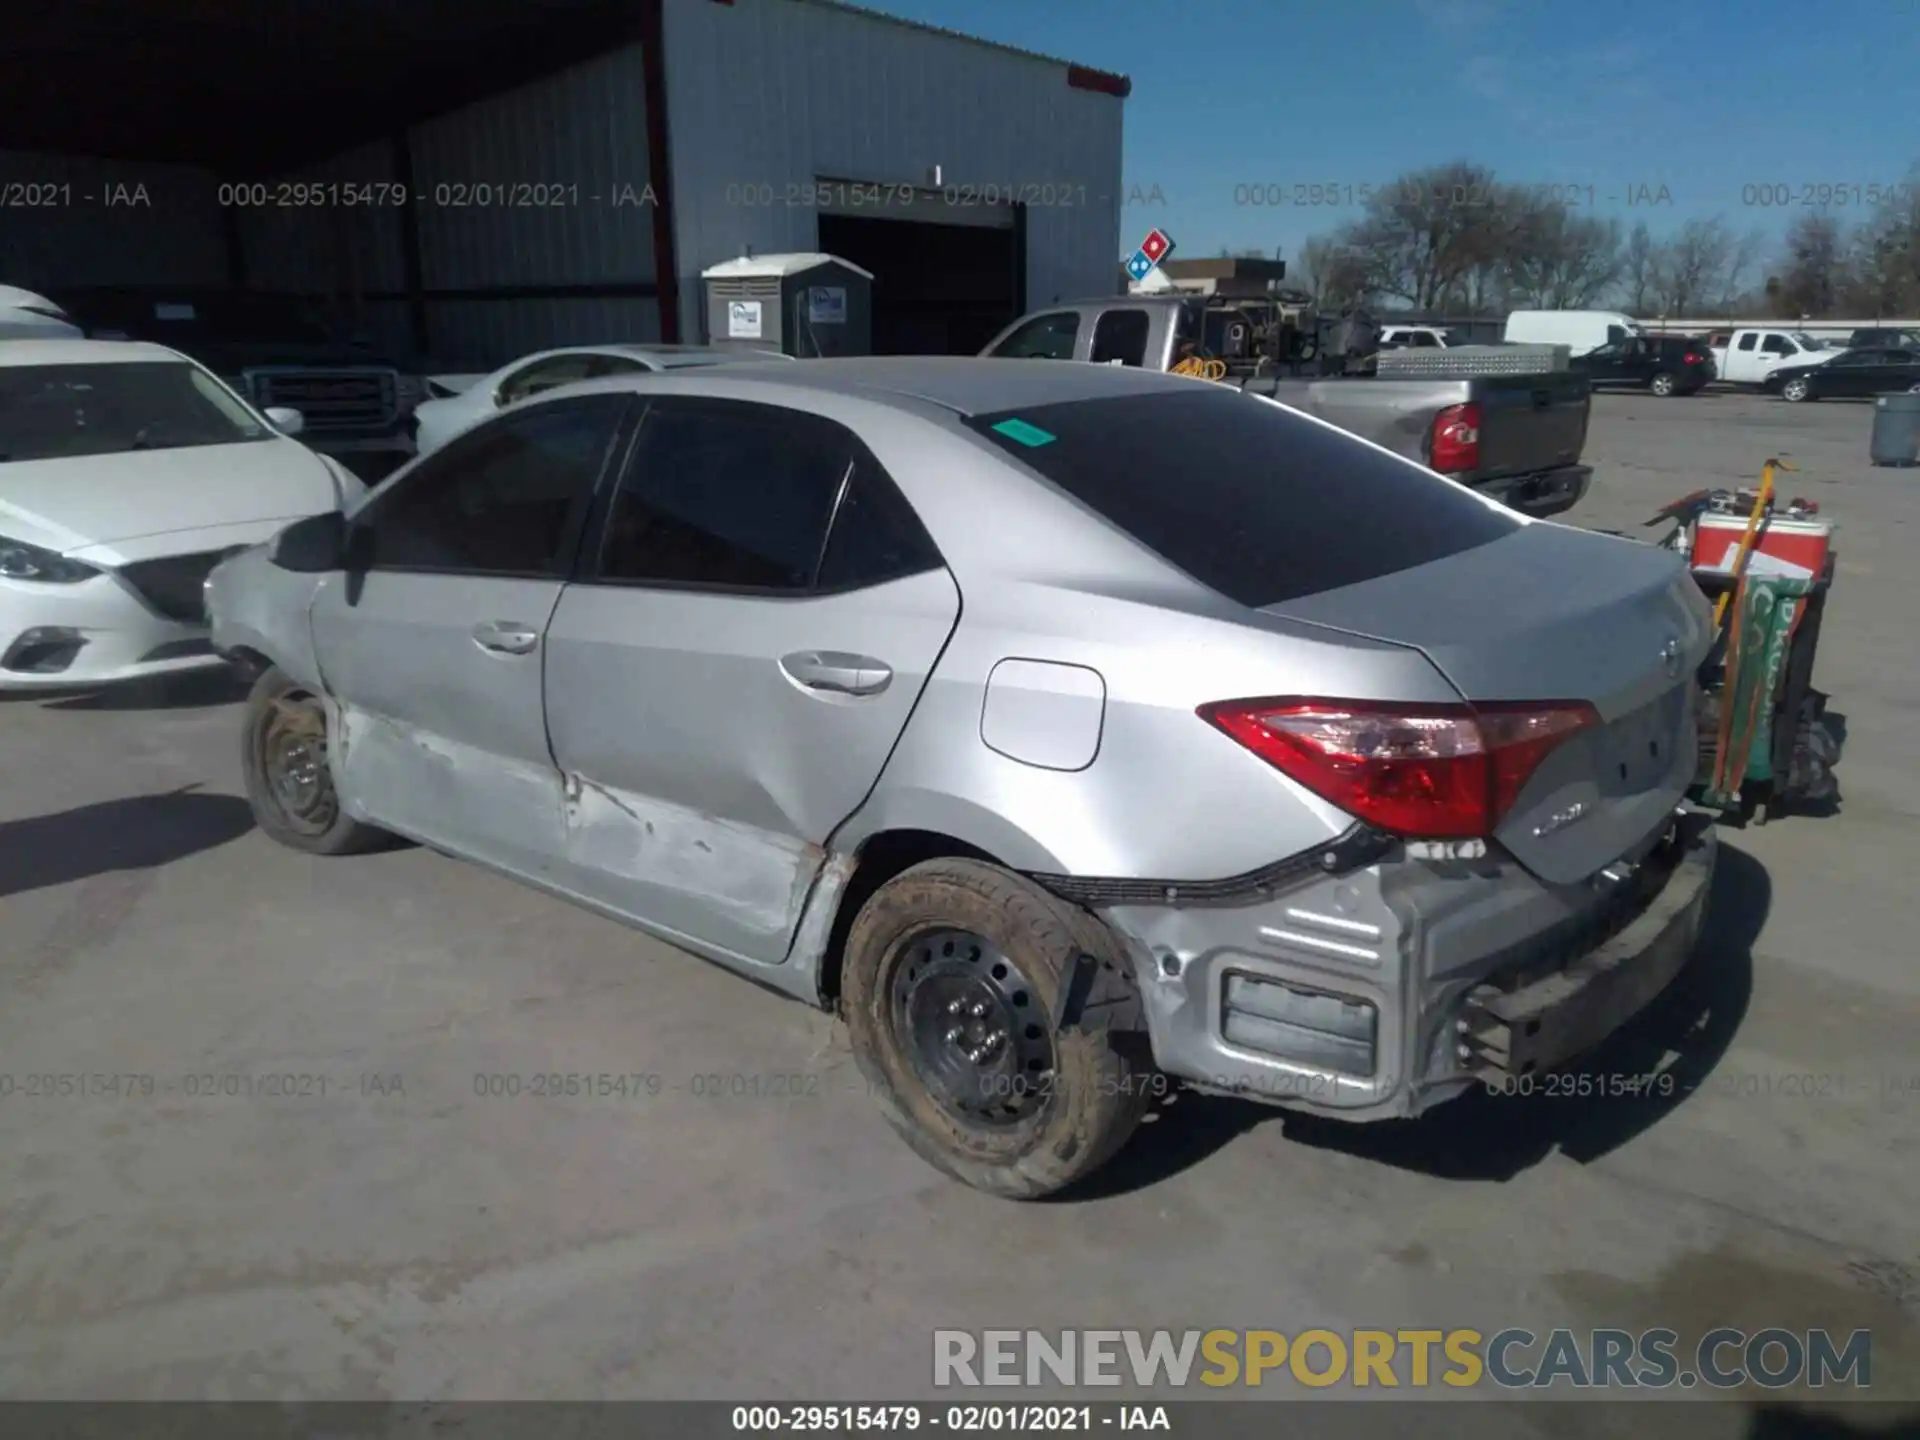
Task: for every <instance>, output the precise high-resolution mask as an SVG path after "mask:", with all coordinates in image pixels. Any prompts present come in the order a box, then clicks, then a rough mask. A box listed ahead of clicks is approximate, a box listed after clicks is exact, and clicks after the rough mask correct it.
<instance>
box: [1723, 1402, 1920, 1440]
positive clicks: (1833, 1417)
mask: <svg viewBox="0 0 1920 1440" xmlns="http://www.w3.org/2000/svg"><path fill="white" fill-rule="evenodd" d="M1844 1408H1845V1409H1846V1411H1847V1413H1846V1414H1844V1415H1842V1414H1836V1413H1835V1412H1834V1411H1832V1410H1827V1411H1813V1410H1802V1409H1800V1408H1798V1407H1797V1406H1792V1405H1760V1406H1756V1407H1755V1408H1754V1411H1753V1418H1752V1420H1751V1421H1750V1422H1749V1424H1748V1426H1747V1434H1746V1440H1920V1412H1916V1411H1913V1410H1911V1409H1907V1408H1906V1407H1896V1406H1893V1405H1886V1406H1881V1405H1872V1404H1862V1405H1851V1406H1847V1407H1844ZM1855 1416H1858V1417H1859V1419H1860V1421H1861V1423H1859V1424H1855V1423H1854V1417H1855Z"/></svg>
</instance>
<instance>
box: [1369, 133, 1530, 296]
mask: <svg viewBox="0 0 1920 1440" xmlns="http://www.w3.org/2000/svg"><path fill="white" fill-rule="evenodd" d="M1498 210H1499V204H1498V198H1497V190H1496V185H1495V181H1494V177H1493V172H1492V171H1490V170H1488V169H1486V168H1485V167H1483V166H1479V165H1470V164H1468V163H1467V162H1466V161H1464V160H1462V161H1455V162H1454V163H1452V164H1449V165H1439V166H1434V167H1433V168H1431V169H1427V170H1416V171H1413V172H1411V173H1409V174H1407V175H1404V176H1402V177H1401V178H1400V179H1398V180H1396V181H1394V182H1393V183H1392V184H1390V185H1388V186H1386V187H1385V189H1383V190H1381V191H1379V192H1378V193H1376V194H1374V195H1373V196H1372V197H1370V199H1369V201H1368V204H1367V207H1366V210H1365V212H1364V213H1363V214H1362V215H1361V217H1360V219H1359V220H1358V221H1356V222H1355V223H1353V224H1352V225H1350V226H1347V227H1345V229H1344V230H1343V231H1342V234H1341V241H1342V243H1343V245H1344V247H1345V248H1347V249H1349V250H1351V251H1352V252H1353V253H1354V254H1356V255H1358V256H1359V257H1360V258H1361V260H1362V262H1363V263H1364V265H1365V268H1366V272H1367V277H1368V286H1367V288H1368V289H1370V290H1375V291H1378V292H1379V293H1380V294H1381V295H1383V296H1386V297H1388V298H1392V299H1399V300H1404V301H1406V302H1407V303H1408V304H1410V305H1412V306H1414V307H1415V308H1417V309H1419V310H1424V311H1432V310H1434V309H1436V308H1438V306H1439V305H1440V302H1441V300H1442V299H1443V298H1444V297H1446V296H1447V295H1448V294H1450V293H1452V292H1454V291H1456V290H1457V289H1458V287H1459V285H1460V282H1461V281H1462V280H1463V279H1464V278H1465V276H1466V275H1467V273H1468V272H1469V271H1470V270H1471V269H1472V268H1473V267H1474V266H1475V265H1476V264H1479V263H1482V262H1483V261H1484V259H1485V256H1486V253H1487V248H1488V244H1487V242H1488V238H1489V231H1490V230H1491V229H1495V228H1497V226H1498V220H1497V214H1498Z"/></svg>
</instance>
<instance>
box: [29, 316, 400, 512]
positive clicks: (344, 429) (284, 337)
mask: <svg viewBox="0 0 1920 1440" xmlns="http://www.w3.org/2000/svg"><path fill="white" fill-rule="evenodd" d="M53 298H54V299H55V300H56V301H58V302H59V304H60V306H61V308H62V309H63V310H64V311H65V312H66V314H67V315H69V316H70V317H71V319H72V321H73V323H74V324H76V325H78V326H79V327H80V328H81V329H82V330H83V331H84V332H85V333H86V334H87V335H89V336H91V337H92V338H94V339H122V340H150V341H153V342H154V343H156V344H160V345H166V346H168V347H170V348H171V349H174V350H178V351H180V352H181V353H182V354H184V355H189V356H191V357H192V358H193V359H195V360H198V361H199V362H200V363H201V364H202V365H205V366H206V367H207V368H208V369H209V370H212V371H213V372H214V373H215V374H216V375H218V376H219V377H220V378H221V379H223V380H225V381H226V382H227V383H228V384H229V385H231V386H232V387H233V388H234V389H235V390H237V391H238V392H239V393H240V394H241V395H242V396H244V397H245V398H246V399H247V400H248V401H250V402H251V403H252V404H253V405H254V406H255V407H257V408H259V409H267V408H269V407H284V408H287V409H291V410H298V411H299V412H300V414H301V416H302V418H303V420H304V422H305V423H304V426H303V428H302V430H301V434H300V438H301V440H302V441H303V442H305V443H306V444H307V445H309V446H311V447H312V448H313V449H315V450H319V451H321V452H323V453H325V454H329V455H335V456H338V457H339V458H340V460H341V461H342V462H343V463H345V464H347V465H348V466H349V467H350V468H352V469H354V470H355V471H356V472H357V473H360V474H361V475H362V478H378V477H379V476H380V475H383V474H384V473H385V472H386V471H387V470H388V469H391V468H392V467H393V466H394V465H396V464H398V463H400V462H401V461H403V460H405V459H407V458H408V457H409V456H411V455H412V453H413V440H412V437H411V435H410V434H409V432H408V427H407V423H406V422H407V419H408V417H409V416H410V415H411V414H412V413H413V407H414V406H415V405H416V404H417V403H419V401H420V400H422V399H424V398H425V396H426V393H427V392H426V382H425V381H424V380H423V379H422V378H421V377H420V376H419V375H417V374H416V373H413V368H412V367H403V366H401V365H397V364H395V363H394V362H393V361H392V360H390V359H389V358H387V357H385V356H383V355H381V354H379V353H378V352H377V351H375V350H374V349H373V348H371V347H369V346H366V345H361V344H356V343H355V342H354V341H353V340H352V339H351V338H349V337H347V336H345V335H344V334H343V333H342V332H341V329H340V327H338V326H337V325H335V324H334V323H332V318H331V317H330V316H329V314H328V313H327V310H326V308H325V306H324V305H323V304H322V303H321V302H320V301H319V300H317V299H315V298H313V297H309V296H303V295H293V294H282V293H277V292H269V291H255V290H239V289H216V288H211V287H188V288H185V289H178V288H174V289H165V290H162V289H153V288H147V287H139V288H134V287H112V288H101V287H96V288H91V289H79V290H66V291H60V292H58V293H57V294H56V295H54V297H53Z"/></svg>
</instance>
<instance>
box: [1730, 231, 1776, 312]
mask: <svg viewBox="0 0 1920 1440" xmlns="http://www.w3.org/2000/svg"><path fill="white" fill-rule="evenodd" d="M1766 249H1767V232H1766V231H1764V230H1761V229H1759V228H1758V227H1755V228H1754V229H1752V230H1749V231H1748V232H1747V233H1746V234H1745V235H1742V236H1741V237H1740V238H1739V239H1738V240H1735V241H1733V242H1732V245H1731V248H1730V249H1729V250H1728V251H1727V259H1726V264H1725V266H1724V268H1723V269H1722V270H1721V272H1720V277H1719V279H1720V285H1719V289H1720V294H1719V302H1720V309H1721V312H1722V313H1723V314H1727V315H1731V314H1733V313H1734V312H1735V310H1737V309H1739V308H1740V307H1741V302H1742V301H1744V300H1745V299H1746V298H1747V297H1746V295H1745V293H1744V292H1745V288H1746V286H1747V284H1748V282H1749V281H1750V280H1751V279H1752V277H1753V274H1754V270H1755V268H1756V267H1757V266H1758V265H1759V263H1760V257H1761V256H1762V255H1764V254H1765V253H1766Z"/></svg>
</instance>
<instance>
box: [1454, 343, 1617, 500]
mask: <svg viewBox="0 0 1920 1440" xmlns="http://www.w3.org/2000/svg"><path fill="white" fill-rule="evenodd" d="M1472 390H1473V399H1474V400H1475V401H1476V402H1477V403H1478V404H1479V406H1480V413H1481V422H1480V468H1479V469H1478V470H1476V471H1474V472H1473V479H1474V480H1475V481H1476V482H1478V481H1482V480H1499V479H1503V478H1505V477H1507V476H1511V475H1529V474H1532V473H1534V472H1535V471H1538V470H1553V469H1557V468H1558V467H1560V466H1562V465H1577V464H1578V463H1579V461H1580V452H1581V451H1582V450H1584V449H1585V448H1586V444H1587V417H1588V415H1589V413H1590V412H1591V409H1592V399H1591V396H1592V390H1593V387H1592V384H1591V383H1590V382H1589V380H1588V379H1587V377H1586V376H1585V375H1582V374H1578V373H1575V372H1573V371H1568V370H1561V371H1555V372H1553V373H1551V374H1546V375H1484V376H1479V377H1477V378H1476V379H1475V380H1474V381H1473V383H1472Z"/></svg>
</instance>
